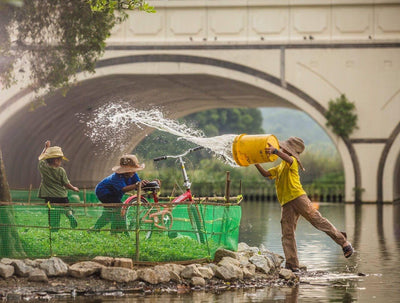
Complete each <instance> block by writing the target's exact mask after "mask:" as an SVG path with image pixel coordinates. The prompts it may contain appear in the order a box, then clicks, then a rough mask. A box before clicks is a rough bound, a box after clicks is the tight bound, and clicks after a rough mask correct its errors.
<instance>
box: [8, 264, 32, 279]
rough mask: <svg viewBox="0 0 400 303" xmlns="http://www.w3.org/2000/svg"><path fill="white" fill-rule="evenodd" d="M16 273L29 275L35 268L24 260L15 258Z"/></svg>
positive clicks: (24, 275) (20, 275)
mask: <svg viewBox="0 0 400 303" xmlns="http://www.w3.org/2000/svg"><path fill="white" fill-rule="evenodd" d="M12 265H13V266H14V270H15V274H16V275H17V276H19V277H29V273H30V272H31V271H32V270H33V267H32V266H28V265H26V264H25V262H24V261H22V260H13V262H12Z"/></svg>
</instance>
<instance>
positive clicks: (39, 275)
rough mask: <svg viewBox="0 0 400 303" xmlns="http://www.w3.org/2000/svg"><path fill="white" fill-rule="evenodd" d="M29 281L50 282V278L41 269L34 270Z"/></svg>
mask: <svg viewBox="0 0 400 303" xmlns="http://www.w3.org/2000/svg"><path fill="white" fill-rule="evenodd" d="M28 281H32V282H46V283H47V282H49V278H48V277H47V275H46V273H45V272H44V270H42V269H40V268H34V269H33V270H32V271H31V272H30V273H29V278H28Z"/></svg>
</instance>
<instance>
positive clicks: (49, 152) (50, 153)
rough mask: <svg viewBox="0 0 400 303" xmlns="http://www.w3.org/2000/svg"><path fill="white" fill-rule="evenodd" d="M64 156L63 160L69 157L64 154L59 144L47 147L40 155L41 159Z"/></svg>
mask: <svg viewBox="0 0 400 303" xmlns="http://www.w3.org/2000/svg"><path fill="white" fill-rule="evenodd" d="M60 157H61V158H63V160H66V161H68V159H67V158H66V157H65V156H64V153H63V151H62V149H61V147H59V146H50V147H48V148H47V149H46V151H45V152H44V153H43V154H41V155H40V156H39V160H45V159H52V158H60Z"/></svg>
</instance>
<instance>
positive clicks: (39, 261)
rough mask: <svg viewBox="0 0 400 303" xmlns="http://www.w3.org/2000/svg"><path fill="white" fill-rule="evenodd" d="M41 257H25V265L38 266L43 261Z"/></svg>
mask: <svg viewBox="0 0 400 303" xmlns="http://www.w3.org/2000/svg"><path fill="white" fill-rule="evenodd" d="M43 261H44V260H43V259H35V260H31V259H25V260H24V262H25V264H26V265H28V266H31V267H35V268H36V267H39V266H40V264H41V263H42V262H43Z"/></svg>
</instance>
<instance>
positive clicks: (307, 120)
mask: <svg viewBox="0 0 400 303" xmlns="http://www.w3.org/2000/svg"><path fill="white" fill-rule="evenodd" d="M260 111H261V113H262V117H263V123H262V127H263V128H264V130H265V132H266V133H267V134H273V135H275V136H276V137H277V138H278V140H286V139H287V138H289V137H291V136H296V137H300V138H302V139H303V140H304V142H305V144H306V146H307V150H312V151H313V152H314V151H317V152H321V153H324V154H331V155H333V154H336V153H337V151H336V147H335V145H334V144H333V142H332V140H331V139H330V138H329V136H328V135H327V134H326V133H325V131H324V130H323V129H322V128H321V126H319V125H318V124H317V123H316V122H315V121H314V120H313V119H312V118H311V117H310V116H308V115H307V114H306V113H304V112H302V111H299V110H294V109H288V108H270V107H263V108H260Z"/></svg>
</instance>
